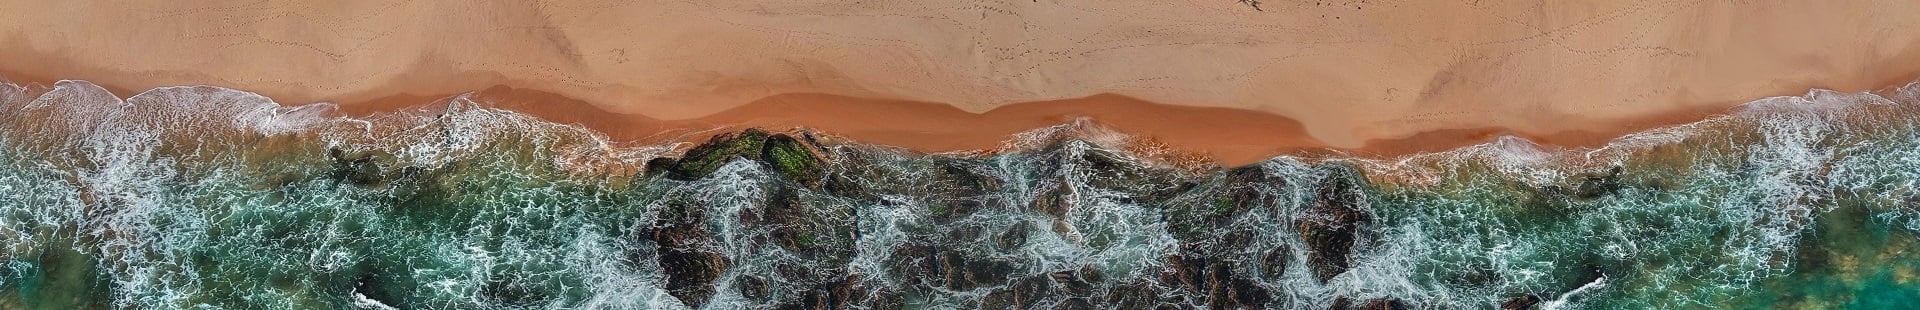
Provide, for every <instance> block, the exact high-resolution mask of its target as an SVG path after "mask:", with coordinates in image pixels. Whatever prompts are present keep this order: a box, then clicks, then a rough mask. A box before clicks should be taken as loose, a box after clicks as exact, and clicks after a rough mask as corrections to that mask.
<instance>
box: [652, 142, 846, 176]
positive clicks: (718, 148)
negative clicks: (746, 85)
mask: <svg viewBox="0 0 1920 310" xmlns="http://www.w3.org/2000/svg"><path fill="white" fill-rule="evenodd" d="M736 159H745V160H750V161H754V162H757V163H760V164H762V165H765V166H766V167H768V168H771V169H773V171H774V172H776V173H779V174H780V175H781V176H783V177H786V178H787V179H788V180H793V181H794V182H795V183H800V184H801V185H805V186H807V187H812V188H819V187H820V185H821V184H822V183H823V182H822V180H823V179H824V177H825V175H826V169H825V167H826V158H825V157H824V156H822V155H821V153H820V151H818V150H817V149H816V147H814V146H813V143H812V141H811V139H806V140H803V139H801V138H795V137H794V136H790V135H787V134H769V133H767V132H766V131H763V130H760V129H759V128H749V129H747V130H744V131H740V132H736V133H729V134H723V135H717V136H713V138H711V139H708V140H707V142H706V143H703V144H700V145H699V146H695V147H693V149H689V150H687V153H686V155H685V156H681V157H680V158H679V159H668V158H660V159H654V160H650V161H648V162H647V170H648V171H665V172H666V175H667V176H668V177H670V178H673V179H679V180H694V179H699V178H704V177H706V176H707V175H709V174H713V172H714V171H715V170H720V167H721V166H726V165H727V163H728V162H732V161H734V160H736Z"/></svg>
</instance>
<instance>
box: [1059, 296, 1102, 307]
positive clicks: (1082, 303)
mask: <svg viewBox="0 0 1920 310" xmlns="http://www.w3.org/2000/svg"><path fill="white" fill-rule="evenodd" d="M1093 309H1094V308H1093V303H1092V302H1088V301H1087V299H1086V298H1079V297H1074V298H1067V299H1066V300H1062V301H1060V303H1059V304H1055V305H1053V310H1093Z"/></svg>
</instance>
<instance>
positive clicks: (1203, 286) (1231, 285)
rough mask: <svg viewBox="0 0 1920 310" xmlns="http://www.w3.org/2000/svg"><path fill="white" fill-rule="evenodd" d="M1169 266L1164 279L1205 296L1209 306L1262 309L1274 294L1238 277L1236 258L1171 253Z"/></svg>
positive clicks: (1168, 261)
mask: <svg viewBox="0 0 1920 310" xmlns="http://www.w3.org/2000/svg"><path fill="white" fill-rule="evenodd" d="M1188 255H1193V254H1188ZM1167 266H1168V267H1169V268H1171V270H1170V271H1171V272H1170V273H1163V274H1162V275H1163V277H1166V279H1165V280H1172V281H1171V282H1173V283H1177V284H1178V285H1179V286H1180V287H1181V288H1183V289H1185V290H1186V291H1187V292H1191V293H1194V294H1196V295H1199V296H1205V297H1206V300H1205V302H1206V304H1207V305H1208V307H1209V308H1213V309H1235V308H1243V307H1252V308H1260V307H1264V306H1265V305H1266V303H1267V302H1268V301H1271V300H1272V297H1273V293H1272V292H1271V291H1270V290H1268V289H1267V288H1266V287H1265V286H1264V285H1261V284H1259V283H1258V282H1254V281H1252V280H1249V279H1246V278H1244V277H1240V276H1236V275H1235V274H1234V262H1233V261H1226V260H1211V259H1206V258H1201V257H1197V255H1195V257H1187V256H1183V255H1172V256H1169V257H1167ZM1163 281H1164V280H1163ZM1170 284H1172V283H1170Z"/></svg>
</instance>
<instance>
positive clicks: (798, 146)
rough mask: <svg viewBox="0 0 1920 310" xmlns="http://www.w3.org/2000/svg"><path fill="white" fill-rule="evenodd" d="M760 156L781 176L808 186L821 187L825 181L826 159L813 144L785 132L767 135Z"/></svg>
mask: <svg viewBox="0 0 1920 310" xmlns="http://www.w3.org/2000/svg"><path fill="white" fill-rule="evenodd" d="M760 158H762V159H764V160H765V162H766V163H767V164H769V165H771V166H772V167H773V170H774V171H777V172H779V173H780V175H781V176H785V177H787V179H788V180H793V181H794V182H795V183H800V184H801V185H805V186H807V187H813V188H819V187H820V185H821V182H822V181H823V180H822V178H821V177H822V176H823V175H825V173H826V172H825V168H824V167H825V166H826V159H824V158H823V156H821V155H820V152H819V151H816V150H814V148H813V146H812V144H810V143H805V142H801V141H800V140H798V139H794V138H793V137H792V136H788V135H784V134H775V135H773V136H770V137H767V141H766V145H765V146H763V147H762V149H761V151H760Z"/></svg>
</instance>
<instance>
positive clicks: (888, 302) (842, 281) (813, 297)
mask: <svg viewBox="0 0 1920 310" xmlns="http://www.w3.org/2000/svg"><path fill="white" fill-rule="evenodd" d="M861 279H862V278H861V277H860V275H857V274H855V275H846V276H844V277H841V278H839V279H836V280H834V281H831V282H827V283H822V284H819V285H817V286H814V287H812V288H809V289H808V290H807V291H806V292H804V293H801V294H800V298H799V299H798V300H794V301H791V302H788V303H784V304H781V305H780V306H779V307H776V308H777V309H854V308H860V307H859V306H862V305H866V306H867V307H866V308H871V309H898V308H900V306H901V304H900V301H899V299H898V298H897V296H892V293H891V291H888V290H885V289H880V290H875V289H874V288H873V287H870V286H868V285H866V284H865V283H864V282H862V280H861Z"/></svg>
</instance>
